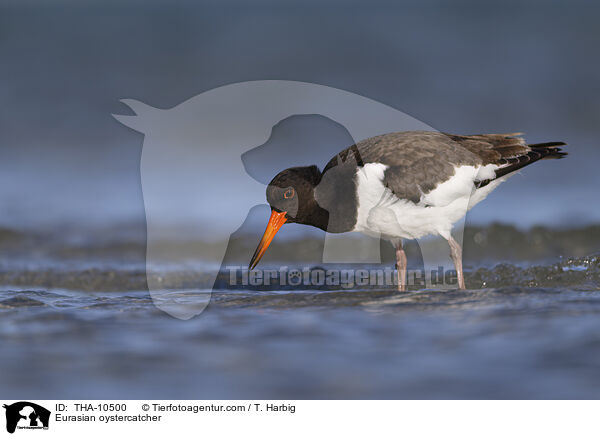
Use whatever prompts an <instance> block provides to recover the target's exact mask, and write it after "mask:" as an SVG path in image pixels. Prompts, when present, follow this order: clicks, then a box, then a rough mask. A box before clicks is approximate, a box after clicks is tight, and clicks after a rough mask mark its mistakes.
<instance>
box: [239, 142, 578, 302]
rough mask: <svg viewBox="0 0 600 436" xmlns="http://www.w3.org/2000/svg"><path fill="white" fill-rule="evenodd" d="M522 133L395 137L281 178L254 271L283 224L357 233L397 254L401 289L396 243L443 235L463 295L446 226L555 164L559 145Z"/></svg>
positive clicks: (270, 197) (270, 194) (273, 187)
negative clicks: (386, 243) (520, 178)
mask: <svg viewBox="0 0 600 436" xmlns="http://www.w3.org/2000/svg"><path fill="white" fill-rule="evenodd" d="M521 135H522V134H521V133H507V134H487V135H464V136H463V135H451V134H447V133H438V132H425V131H415V132H397V133H388V134H385V135H380V136H375V137H373V138H369V139H365V140H364V141H361V142H358V143H357V144H354V145H352V146H350V147H348V148H346V149H345V150H343V151H341V152H340V153H338V154H337V155H336V156H334V157H333V158H332V159H331V160H330V161H329V163H327V165H325V168H324V169H323V171H320V170H319V168H318V167H317V166H315V165H313V166H307V167H294V168H288V169H286V170H283V171H281V172H280V173H279V174H277V175H276V176H275V178H273V180H272V181H271V182H270V183H269V186H268V187H267V201H268V202H269V204H270V205H271V218H270V219H269V223H268V224H267V229H266V230H265V233H264V235H263V237H262V239H261V241H260V243H259V244H258V247H257V248H256V251H255V253H254V256H252V260H251V261H250V269H253V268H254V267H255V266H256V265H257V264H258V262H259V261H260V259H261V258H262V257H263V255H264V254H265V251H266V250H267V247H268V246H269V244H270V243H271V241H272V240H273V237H274V236H275V234H276V233H277V231H278V230H279V229H280V228H281V226H282V225H283V224H284V223H299V224H306V225H310V226H314V227H318V228H320V229H323V230H325V231H327V232H332V233H342V232H354V231H358V232H362V233H366V234H368V235H374V236H380V237H383V238H385V239H388V240H390V241H391V243H392V244H393V245H394V246H395V248H396V260H397V268H398V289H399V290H405V289H406V265H407V262H406V254H405V253H404V250H403V248H402V239H417V238H420V237H423V236H426V235H431V234H434V235H441V236H442V237H443V238H445V239H446V240H447V241H448V243H449V245H450V252H451V257H452V260H453V262H454V265H455V267H456V273H457V278H458V285H459V288H460V289H465V281H464V275H463V268H462V249H461V246H460V244H458V243H457V242H456V241H455V240H454V239H453V237H452V234H451V231H452V226H453V224H454V223H456V222H457V221H458V220H460V219H461V218H462V217H463V216H464V215H465V214H466V212H467V211H468V210H469V209H470V208H472V207H473V206H475V205H476V204H477V203H479V202H480V201H481V200H483V199H484V198H485V197H486V196H487V195H488V194H489V193H490V192H491V191H493V190H494V189H495V188H496V187H497V186H498V185H499V184H500V183H502V182H503V181H504V180H506V179H507V178H508V177H510V176H511V175H513V174H514V173H515V171H517V170H519V169H521V168H523V167H524V166H526V165H529V164H531V163H533V162H536V161H538V160H541V159H559V158H562V157H564V156H565V155H566V154H567V153H564V152H563V151H561V149H560V148H559V147H560V146H563V145H566V144H565V143H564V142H546V143H542V144H529V145H528V144H525V140H524V139H523V138H522V137H521Z"/></svg>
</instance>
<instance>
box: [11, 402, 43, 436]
mask: <svg viewBox="0 0 600 436" xmlns="http://www.w3.org/2000/svg"><path fill="white" fill-rule="evenodd" d="M3 407H4V408H5V409H6V431H8V432H9V433H14V432H15V429H17V428H18V429H28V430H36V429H38V430H39V429H44V430H47V429H48V424H49V422H50V411H49V410H48V409H46V408H44V407H42V406H38V405H37V404H35V403H30V402H28V401H19V402H17V403H13V404H11V405H6V404H5V405H4V406H3Z"/></svg>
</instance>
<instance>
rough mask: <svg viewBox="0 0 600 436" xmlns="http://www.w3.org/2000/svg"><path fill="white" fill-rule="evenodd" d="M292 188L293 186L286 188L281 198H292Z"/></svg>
mask: <svg viewBox="0 0 600 436" xmlns="http://www.w3.org/2000/svg"><path fill="white" fill-rule="evenodd" d="M294 194H295V193H294V189H293V188H288V189H287V190H286V191H285V192H284V193H283V198H286V199H288V200H289V199H290V198H294Z"/></svg>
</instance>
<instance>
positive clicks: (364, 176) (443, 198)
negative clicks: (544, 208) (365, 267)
mask: <svg viewBox="0 0 600 436" xmlns="http://www.w3.org/2000/svg"><path fill="white" fill-rule="evenodd" d="M386 168H387V167H386V166H385V165H383V164H377V163H369V164H366V165H365V166H364V167H362V168H359V169H358V172H357V182H358V183H357V199H358V214H357V222H356V226H355V227H354V229H353V230H354V231H358V232H362V233H366V234H369V235H372V236H381V237H384V238H387V239H393V238H405V239H416V238H420V237H422V236H426V235H431V234H439V235H442V236H444V237H448V236H449V235H450V231H451V230H452V225H453V224H454V223H455V222H457V221H458V220H460V219H461V218H462V217H463V216H464V215H465V214H466V213H467V211H468V210H469V209H471V208H472V207H473V206H475V204H477V203H479V202H480V201H481V200H483V199H484V198H485V197H486V196H487V195H488V194H489V193H490V192H491V191H493V190H494V189H495V188H496V187H497V186H498V185H499V184H500V183H501V182H502V181H503V180H504V179H506V177H503V178H501V179H498V180H494V181H493V182H491V183H490V184H488V185H487V186H485V187H483V188H480V189H475V188H474V181H476V180H481V179H486V178H489V177H490V175H493V171H494V170H495V169H496V168H498V167H497V166H495V165H487V166H485V167H473V166H462V167H460V168H456V170H455V174H454V175H453V176H452V177H451V178H450V179H448V180H447V181H445V182H443V183H440V184H439V185H438V186H437V187H436V188H435V189H434V190H433V191H431V192H429V193H427V194H424V195H422V196H421V201H420V202H419V203H418V204H415V203H413V202H411V201H407V200H403V199H399V198H398V197H396V196H395V195H394V194H393V193H392V192H391V191H390V190H389V189H387V188H385V186H384V184H383V177H384V171H385V170H386Z"/></svg>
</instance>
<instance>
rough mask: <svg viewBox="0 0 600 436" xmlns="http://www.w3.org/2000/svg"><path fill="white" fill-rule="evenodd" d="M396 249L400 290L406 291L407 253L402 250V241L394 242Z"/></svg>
mask: <svg viewBox="0 0 600 436" xmlns="http://www.w3.org/2000/svg"><path fill="white" fill-rule="evenodd" d="M392 243H393V244H394V247H396V266H397V268H398V290H399V291H406V266H407V261H406V253H405V252H404V249H403V248H402V239H395V240H394V241H392Z"/></svg>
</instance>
